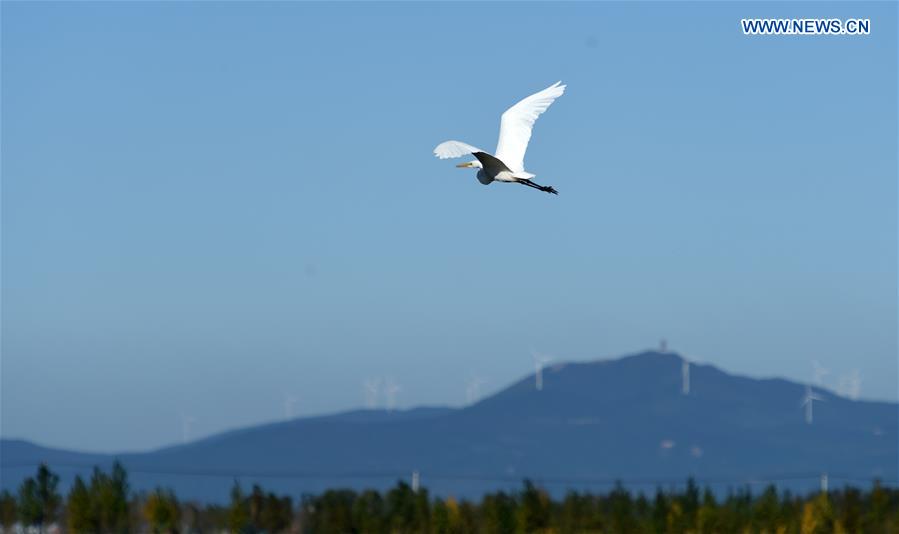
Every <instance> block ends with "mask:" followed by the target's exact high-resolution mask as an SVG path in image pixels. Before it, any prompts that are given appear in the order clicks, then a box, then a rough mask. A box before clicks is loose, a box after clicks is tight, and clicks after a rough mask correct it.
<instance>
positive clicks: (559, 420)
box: [0, 352, 899, 499]
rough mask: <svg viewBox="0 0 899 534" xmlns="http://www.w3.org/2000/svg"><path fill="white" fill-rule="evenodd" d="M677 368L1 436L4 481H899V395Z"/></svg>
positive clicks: (301, 484)
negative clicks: (53, 440) (178, 430)
mask: <svg viewBox="0 0 899 534" xmlns="http://www.w3.org/2000/svg"><path fill="white" fill-rule="evenodd" d="M681 366H682V359H681V358H680V356H678V355H676V354H673V353H658V352H644V353H641V354H637V355H633V356H627V357H623V358H620V359H616V360H603V361H597V362H587V363H565V364H558V365H555V366H550V367H548V368H546V369H545V370H544V371H543V389H542V391H537V390H536V388H535V382H534V376H533V375H531V376H529V377H526V378H524V379H522V380H519V381H518V382H516V383H514V384H512V385H510V386H509V387H507V388H506V389H504V390H502V391H500V392H498V393H496V394H494V395H491V396H489V397H487V398H484V399H482V400H480V401H479V402H477V403H475V404H473V405H471V406H468V407H465V408H460V409H455V408H440V407H437V408H422V409H413V410H407V411H397V412H386V411H383V410H357V411H351V412H345V413H339V414H334V415H329V416H319V417H310V418H300V419H294V420H290V421H283V422H276V423H268V424H264V425H260V426H254V427H249V428H243V429H237V430H234V431H230V432H225V433H222V434H218V435H216V436H211V437H209V438H206V439H202V440H199V441H196V442H193V443H189V444H185V445H177V446H171V447H165V448H162V449H159V450H156V451H150V452H144V453H128V454H121V455H102V454H88V453H77V452H70V451H62V450H56V449H47V448H41V447H38V446H36V445H33V444H28V443H27V442H22V441H15V440H3V441H2V449H0V455H2V464H3V466H4V468H3V471H4V476H3V482H2V484H3V487H12V486H15V485H17V484H18V481H19V480H20V479H21V477H22V476H25V475H27V474H29V473H30V472H31V471H32V470H33V466H29V467H27V468H25V467H12V466H17V465H23V464H27V463H29V462H31V463H34V462H37V461H41V460H43V461H47V462H48V463H49V464H50V465H51V466H54V464H58V465H60V466H62V465H63V464H66V465H71V466H78V465H92V464H94V463H101V464H103V465H106V464H108V463H110V462H111V461H112V459H113V458H114V457H118V458H119V459H120V460H121V461H122V462H123V463H125V465H126V467H128V468H129V469H131V470H132V471H133V472H134V475H133V479H134V485H135V487H138V488H148V487H152V486H154V485H156V484H163V485H171V486H174V487H175V489H176V490H178V492H179V494H185V495H188V496H190V495H192V496H196V497H201V498H209V499H219V498H222V497H223V496H224V495H225V492H226V490H227V488H228V487H229V486H230V484H231V483H232V479H233V478H234V477H239V478H240V479H241V480H247V481H250V480H253V479H260V480H262V481H264V483H265V484H266V486H267V487H274V488H279V489H282V490H283V491H290V492H291V493H297V492H298V491H300V490H303V491H317V490H320V489H322V488H326V487H334V486H354V487H361V486H378V487H383V486H385V485H387V484H390V483H392V482H394V479H395V478H396V477H400V476H405V475H406V474H409V473H411V472H412V471H413V470H417V471H420V472H421V474H422V481H423V483H424V484H426V485H428V487H430V488H431V489H432V490H435V491H437V492H439V493H463V494H466V493H472V494H473V493H479V492H483V491H485V490H488V489H494V488H497V487H508V486H509V485H510V483H511V482H510V481H513V480H515V479H517V478H519V477H523V476H529V477H532V478H536V479H538V480H539V479H541V478H545V479H555V480H559V479H569V480H570V481H571V482H570V484H571V485H577V481H579V480H581V481H582V480H584V479H602V480H606V479H614V478H621V479H623V480H624V481H625V482H627V481H628V480H637V479H640V480H645V479H655V480H660V479H665V478H676V477H683V478H686V477H687V476H688V475H695V476H697V477H698V478H700V479H702V478H715V477H718V478H720V477H731V478H732V479H733V480H735V481H737V482H738V481H739V480H744V479H745V480H749V479H753V478H766V477H767V478H770V477H771V476H772V475H782V474H789V473H799V472H810V473H818V472H830V473H835V474H838V473H841V474H843V475H846V476H849V475H851V476H854V477H859V478H863V479H868V478H873V477H881V478H886V479H895V478H896V472H897V464H899V459H897V456H899V446H897V443H899V433H897V421H899V405H897V404H894V403H887V402H872V401H853V400H849V399H846V398H843V397H840V396H838V395H836V394H835V393H833V392H832V391H829V390H826V389H822V388H815V392H816V393H817V394H818V395H819V396H820V397H822V398H823V399H824V400H823V401H819V402H816V403H815V405H814V420H813V423H812V424H807V423H806V421H805V415H804V411H803V409H802V408H801V406H800V401H801V399H802V397H803V395H804V394H805V388H806V386H805V385H804V384H798V383H795V382H790V381H787V380H783V379H772V378H766V379H754V378H748V377H741V376H734V375H729V374H727V373H725V372H724V371H721V370H720V369H718V368H716V367H714V366H712V365H707V364H691V366H690V392H689V394H688V395H684V394H683V393H682V391H681V388H682V375H681V371H682V367H681ZM7 466H11V467H9V468H8V467H7ZM60 471H61V473H62V474H63V475H64V476H73V475H74V473H76V472H86V470H85V469H79V468H75V467H71V468H66V469H65V470H63V469H60ZM269 475H271V476H269ZM429 477H430V478H429ZM560 484H564V480H563V481H561V482H560Z"/></svg>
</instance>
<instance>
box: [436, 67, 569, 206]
mask: <svg viewBox="0 0 899 534" xmlns="http://www.w3.org/2000/svg"><path fill="white" fill-rule="evenodd" d="M564 92H565V86H564V85H562V82H556V83H554V84H553V85H551V86H549V87H547V88H546V89H544V90H542V91H540V92H539V93H534V94H532V95H531V96H529V97H527V98H525V99H523V100H522V101H520V102H519V103H517V104H515V105H514V106H512V107H511V108H509V109H507V110H506V111H505V113H503V115H502V119H501V120H500V125H499V141H498V142H497V143H496V154H495V155H493V154H490V153H488V152H485V151H484V150H481V149H480V148H477V147H474V146H471V145H469V144H467V143H463V142H461V141H444V142H443V143H440V144H439V145H437V147H436V148H435V149H434V155H435V156H437V157H438V158H440V159H447V158H461V157H463V156H465V155H467V154H471V155H473V156H474V157H475V158H477V159H476V161H469V162H467V163H461V164H459V165H456V167H460V168H468V167H474V168H476V169H478V181H479V182H481V183H482V184H484V185H488V184H490V183H491V182H493V181H499V182H513V183H519V184H523V185H526V186H528V187H533V188H534V189H539V190H541V191H545V192H547V193H552V194H554V195H558V194H559V192H558V191H556V190H555V189H553V188H552V187H549V186H543V185H539V184H535V183H534V182H532V181H531V178H533V177H534V176H535V175H533V174H531V173H529V172H526V171H525V170H524V153H525V151H526V150H527V149H528V141H530V140H531V130H532V129H533V128H534V122H535V121H536V120H537V117H539V116H540V114H541V113H543V112H544V111H546V110H547V109H548V108H549V106H550V104H552V103H553V102H554V101H555V100H556V99H557V98H559V97H560V96H562V94H563V93H564Z"/></svg>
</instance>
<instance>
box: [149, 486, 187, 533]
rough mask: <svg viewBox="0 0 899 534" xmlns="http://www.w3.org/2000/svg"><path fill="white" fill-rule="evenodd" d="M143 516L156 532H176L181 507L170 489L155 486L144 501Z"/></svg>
mask: <svg viewBox="0 0 899 534" xmlns="http://www.w3.org/2000/svg"><path fill="white" fill-rule="evenodd" d="M144 517H145V518H146V520H147V523H149V525H150V530H152V531H153V532H154V533H156V534H160V533H167V534H177V532H178V522H179V520H180V519H181V508H180V506H179V504H178V499H177V498H176V497H175V494H174V492H172V490H163V489H162V488H156V490H155V491H153V493H151V494H150V495H149V496H148V497H147V501H146V502H145V503H144Z"/></svg>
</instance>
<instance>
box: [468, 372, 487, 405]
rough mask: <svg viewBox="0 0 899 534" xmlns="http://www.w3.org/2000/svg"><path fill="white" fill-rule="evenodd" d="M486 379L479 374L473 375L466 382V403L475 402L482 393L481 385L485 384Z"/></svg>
mask: <svg viewBox="0 0 899 534" xmlns="http://www.w3.org/2000/svg"><path fill="white" fill-rule="evenodd" d="M484 382H485V381H484V379H483V378H481V377H479V376H473V377H471V378H469V379H468V382H467V383H466V384H465V403H466V404H473V403H474V401H476V400H477V399H478V397H479V396H480V393H481V386H482V385H484Z"/></svg>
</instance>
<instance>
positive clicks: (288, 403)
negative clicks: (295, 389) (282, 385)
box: [284, 393, 299, 419]
mask: <svg viewBox="0 0 899 534" xmlns="http://www.w3.org/2000/svg"><path fill="white" fill-rule="evenodd" d="M297 400H299V399H297V398H296V396H295V395H291V394H290V393H285V394H284V418H285V419H293V409H294V407H296V405H297Z"/></svg>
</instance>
